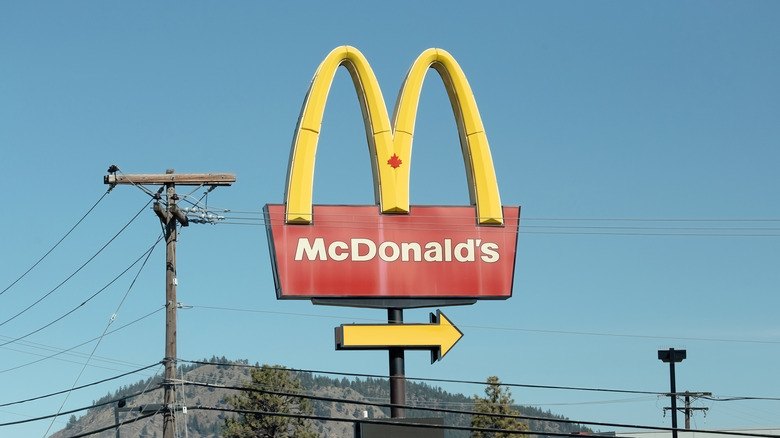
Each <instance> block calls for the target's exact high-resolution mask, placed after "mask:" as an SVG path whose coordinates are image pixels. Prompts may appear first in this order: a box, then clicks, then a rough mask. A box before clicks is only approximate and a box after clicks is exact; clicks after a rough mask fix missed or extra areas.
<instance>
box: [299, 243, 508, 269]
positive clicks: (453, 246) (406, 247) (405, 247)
mask: <svg viewBox="0 0 780 438" xmlns="http://www.w3.org/2000/svg"><path fill="white" fill-rule="evenodd" d="M377 256H379V259H381V260H382V261H385V262H395V261H398V260H400V261H402V262H422V261H426V262H434V263H436V262H452V261H453V259H454V261H456V262H459V263H471V262H475V261H478V260H479V261H482V262H485V263H495V262H497V261H498V260H499V258H500V253H499V245H498V244H497V243H495V242H484V243H483V241H482V239H465V240H463V241H455V242H453V241H452V239H442V240H441V241H431V242H426V243H425V244H422V243H419V242H400V243H397V242H393V241H389V240H388V241H384V242H381V243H377V242H374V241H373V240H371V239H366V238H357V237H356V238H352V239H350V240H349V242H343V241H340V240H335V241H333V242H330V243H329V244H328V245H326V244H325V239H324V238H322V237H316V238H314V239H313V240H311V239H309V238H307V237H301V238H299V239H298V244H297V246H296V248H295V261H301V260H304V259H306V260H309V261H315V260H322V261H327V260H333V261H336V262H341V261H345V260H350V261H353V262H367V261H371V260H373V259H375V258H376V257H377ZM477 256H479V259H477Z"/></svg>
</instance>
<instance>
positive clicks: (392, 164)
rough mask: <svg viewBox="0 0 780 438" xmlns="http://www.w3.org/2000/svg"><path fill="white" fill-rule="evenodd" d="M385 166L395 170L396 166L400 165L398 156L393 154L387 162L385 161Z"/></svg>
mask: <svg viewBox="0 0 780 438" xmlns="http://www.w3.org/2000/svg"><path fill="white" fill-rule="evenodd" d="M387 164H389V165H390V167H392V168H393V169H397V168H398V166H400V165H401V164H402V161H401V159H400V158H398V155H396V154H393V156H392V157H390V159H389V160H387Z"/></svg>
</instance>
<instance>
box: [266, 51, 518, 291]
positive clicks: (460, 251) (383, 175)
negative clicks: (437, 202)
mask: <svg viewBox="0 0 780 438" xmlns="http://www.w3.org/2000/svg"><path fill="white" fill-rule="evenodd" d="M340 66H344V67H345V68H346V70H347V71H348V72H349V74H350V76H351V77H352V81H353V83H354V85H355V91H356V92H357V95H358V99H359V101H360V106H361V109H362V111H363V119H364V121H365V124H366V126H365V127H366V137H367V140H368V147H369V156H370V159H371V167H372V170H373V179H374V181H373V182H374V189H375V190H374V192H375V196H376V203H377V204H378V206H376V205H374V206H370V205H369V206H366V205H363V206H336V205H312V190H313V180H314V161H315V160H314V159H315V155H316V152H317V142H318V139H319V132H320V125H321V123H322V117H323V113H324V110H325V103H326V101H327V98H328V93H329V91H330V86H331V83H332V81H333V78H334V75H335V73H336V70H337V69H338V67H340ZM429 69H434V70H436V71H437V72H438V73H439V76H440V77H441V79H442V81H443V82H444V86H445V89H446V91H447V94H448V95H449V99H450V102H451V105H452V110H453V114H454V115H455V119H456V122H457V127H458V132H459V134H460V143H461V145H460V146H461V149H462V153H463V157H464V164H465V166H466V177H467V179H468V187H469V193H470V199H471V205H469V206H410V205H409V169H410V166H409V165H410V163H411V159H412V138H413V134H414V125H415V120H416V116H417V106H418V102H419V97H420V91H421V88H422V83H423V79H424V77H425V74H426V73H427V71H428V70H429ZM284 201H285V202H284V204H268V205H266V206H265V208H264V215H265V221H266V227H267V230H268V236H269V239H268V242H269V246H270V250H271V258H272V260H273V262H272V264H273V271H274V281H275V284H276V293H277V298H280V299H287V298H299V299H318V298H321V299H327V298H358V299H359V298H374V299H376V298H380V299H395V298H403V299H418V298H420V299H441V300H447V299H506V298H509V297H510V296H511V295H512V284H513V277H514V266H515V251H516V247H517V234H518V227H519V219H520V207H505V206H502V205H501V199H500V196H499V192H498V184H497V181H496V175H495V171H494V168H493V161H492V157H491V154H490V148H489V146H488V142H487V137H486V135H485V131H484V128H483V126H482V120H481V118H480V115H479V111H478V109H477V105H476V102H475V100H474V96H473V94H472V92H471V87H470V86H469V83H468V81H467V80H466V77H465V75H464V74H463V71H462V70H461V68H460V66H459V65H458V63H457V62H456V61H455V59H454V58H453V57H452V56H451V55H450V54H449V53H447V52H445V51H444V50H441V49H428V50H426V51H424V52H423V53H422V54H421V55H420V56H419V57H418V58H417V59H416V60H415V61H414V63H413V64H412V66H411V68H410V69H409V72H408V73H407V75H406V79H405V80H404V83H403V85H402V86H401V91H400V93H399V95H398V101H397V102H396V106H395V111H394V113H393V118H392V120H391V119H390V118H389V117H388V112H387V108H386V107H385V103H384V98H383V97H382V92H381V90H380V88H379V84H378V82H377V79H376V76H375V75H374V72H373V71H372V70H371V67H370V66H369V64H368V62H367V61H366V59H365V57H364V56H363V55H362V54H361V53H360V52H359V51H358V50H357V49H355V48H353V47H349V46H343V47H339V48H336V49H335V50H333V51H332V52H331V53H330V54H329V55H328V56H327V57H326V58H325V60H324V61H323V62H322V63H321V64H320V66H319V68H318V69H317V71H316V73H315V75H314V78H313V79H312V82H311V84H310V86H309V90H308V93H307V95H306V98H305V101H304V103H303V107H302V110H301V115H300V118H299V119H298V125H297V127H296V130H295V136H294V139H293V144H292V150H291V153H290V162H289V165H288V171H287V186H286V191H285V197H284Z"/></svg>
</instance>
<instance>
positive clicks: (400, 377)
mask: <svg viewBox="0 0 780 438" xmlns="http://www.w3.org/2000/svg"><path fill="white" fill-rule="evenodd" d="M387 322H388V323H389V324H403V322H404V311H403V309H387ZM389 356H390V404H391V405H393V406H391V407H390V416H391V417H392V418H405V417H406V409H405V408H403V406H404V405H406V371H405V369H404V349H403V348H390V349H389Z"/></svg>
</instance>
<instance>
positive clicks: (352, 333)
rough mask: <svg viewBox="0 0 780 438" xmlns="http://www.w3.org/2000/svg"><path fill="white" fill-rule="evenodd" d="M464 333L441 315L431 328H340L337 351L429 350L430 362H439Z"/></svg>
mask: <svg viewBox="0 0 780 438" xmlns="http://www.w3.org/2000/svg"><path fill="white" fill-rule="evenodd" d="M461 337H463V333H462V332H461V331H460V330H458V328H457V327H455V326H454V325H453V324H452V323H451V322H450V320H449V319H447V317H446V316H444V314H443V313H441V311H438V310H437V311H436V314H435V315H434V314H433V313H431V323H430V324H342V325H341V326H340V327H336V349H337V350H385V349H388V348H403V349H405V350H431V362H435V361H436V360H441V358H442V357H444V355H445V354H447V352H448V351H450V349H451V348H452V347H453V346H454V345H455V343H456V342H458V340H460V338H461Z"/></svg>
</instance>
